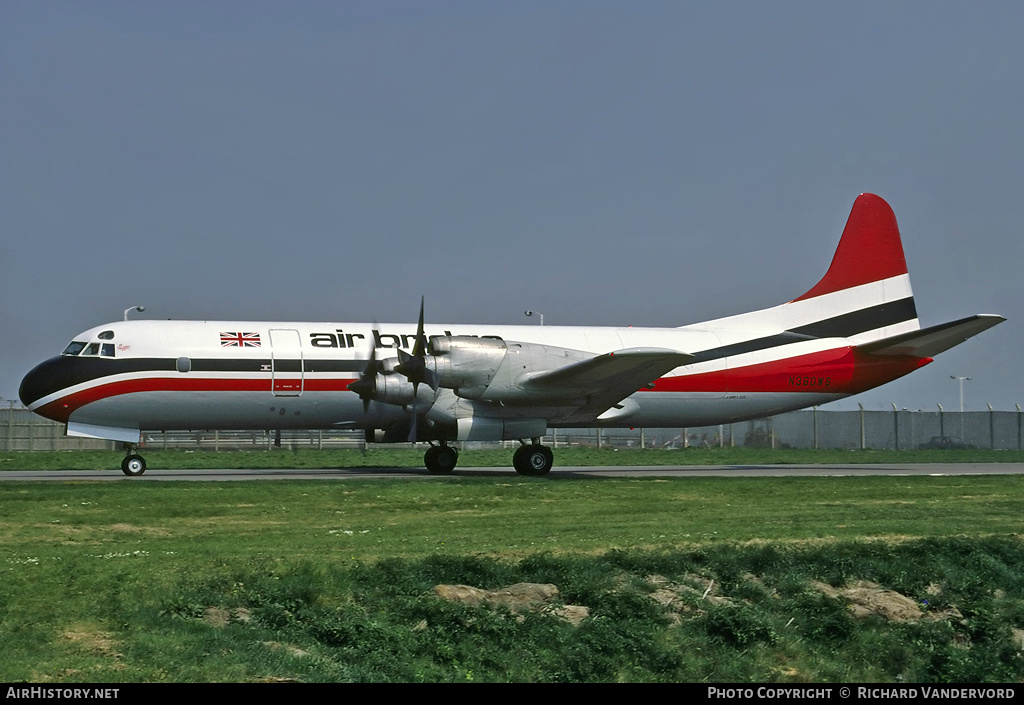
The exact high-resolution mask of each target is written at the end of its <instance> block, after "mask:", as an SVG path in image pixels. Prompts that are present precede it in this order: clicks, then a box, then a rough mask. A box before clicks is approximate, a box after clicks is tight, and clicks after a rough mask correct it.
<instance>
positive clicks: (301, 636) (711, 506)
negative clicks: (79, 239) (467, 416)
mask: <svg viewBox="0 0 1024 705" xmlns="http://www.w3.org/2000/svg"><path fill="white" fill-rule="evenodd" d="M33 455H36V454H33ZM102 455H104V456H107V455H109V454H102ZM221 455H225V454H221ZM270 455H272V456H274V455H276V456H277V457H278V458H285V457H290V456H293V455H295V454H292V453H277V454H270ZM297 455H299V456H301V455H303V454H302V453H300V454H297ZM389 464H390V463H389ZM395 464H396V465H397V463H395ZM275 466H276V467H280V465H275ZM1022 483H1024V479H1022V478H1020V477H1014V476H995V475H982V476H972V477H952V476H947V477H836V478H782V479H762V478H681V479H661V478H659V479H653V478H648V479H615V478H600V479H580V478H558V477H556V476H552V477H550V478H519V477H502V478H497V479H495V478H459V477H450V478H441V479H439V480H438V481H434V482H409V481H393V480H390V481H389V480H381V481H374V480H345V481H344V482H338V481H334V482H329V481H261V482H251V483H246V482H242V483H184V482H183V483H177V482H169V483H163V482H162V483H130V482H129V483H114V484H108V483H93V482H66V483H21V482H19V483H10V484H3V483H0V571H2V576H3V577H2V580H0V633H2V634H3V635H4V645H3V654H4V658H3V659H2V660H0V682H13V681H19V680H27V681H32V682H43V681H51V682H109V681H120V682H141V681H171V682H180V681H204V682H205V681H228V682H251V681H282V680H283V681H293V680H294V681H302V682H317V681H392V682H394V681H428V682H437V681H467V680H476V681H546V682H547V681H680V682H684V681H701V680H707V681H712V682H727V681H728V682H738V681H759V682H768V681H805V682H806V681H847V682H860V681H883V682H919V681H928V682H943V681H946V682H964V681H989V682H1007V681H1014V682H1019V681H1020V680H1021V679H1022V678H1024V657H1022V648H1024V643H1022V639H1024V573H1022V571H1021V570H1020V566H1021V565H1024V542H1022V541H1021V538H1020V535H1021V533H1022V522H1024V520H1022V518H1021V509H1022V507H1024V503H1022V501H1021V500H1022V498H1024V493H1022V489H1024V487H1022ZM520 582H532V583H551V584H554V585H556V586H557V588H558V591H559V595H558V597H557V598H556V600H555V602H554V607H555V608H559V607H561V606H562V605H563V604H566V605H576V606H582V607H586V608H588V609H589V614H588V616H586V618H584V619H583V620H582V621H580V622H579V623H578V624H573V623H570V622H567V621H565V620H564V619H561V618H560V617H559V616H558V611H557V609H554V610H552V609H549V610H547V611H538V612H527V613H523V614H516V613H514V611H513V610H512V609H511V608H510V607H507V606H501V605H498V606H494V605H491V606H488V605H486V604H481V605H471V604H462V603H455V602H448V601H446V600H443V599H441V598H440V597H438V596H437V595H436V594H435V592H434V586H435V585H437V584H440V583H452V584H467V585H472V586H474V587H477V588H482V589H489V590H495V589H498V588H502V587H506V586H509V585H512V584H514V583H520ZM869 586H875V587H874V588H870V589H873V590H875V594H877V595H889V596H890V597H891V596H892V595H896V594H897V593H898V594H899V596H902V597H903V598H905V599H906V600H907V601H908V602H909V604H910V605H912V606H913V608H914V609H915V610H917V613H915V614H916V616H912V617H911V618H905V617H904V618H899V619H898V618H895V617H893V616H892V615H887V614H875V615H873V616H867V617H864V618H858V617H856V616H855V615H854V613H853V612H852V611H851V604H854V603H853V602H851V600H852V598H851V597H849V596H848V595H845V596H844V595H840V594H838V593H836V592H835V590H841V589H844V588H845V589H850V590H855V589H868V587H869ZM851 594H852V593H851Z"/></svg>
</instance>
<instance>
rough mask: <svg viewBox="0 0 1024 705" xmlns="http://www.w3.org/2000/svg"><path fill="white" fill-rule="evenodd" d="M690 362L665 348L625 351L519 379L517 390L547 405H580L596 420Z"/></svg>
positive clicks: (679, 354) (683, 356)
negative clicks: (541, 398)
mask: <svg viewBox="0 0 1024 705" xmlns="http://www.w3.org/2000/svg"><path fill="white" fill-rule="evenodd" d="M693 359H694V356H693V355H691V354H689V353H684V352H679V351H678V350H669V349H666V348H628V349H625V350H617V351H615V352H610V353H605V354H603V355H598V356H596V357H592V358H590V359H588V360H583V361H581V362H576V363H573V364H571V365H566V366H565V367H560V368H558V369H555V370H548V371H544V372H533V373H528V374H526V375H524V376H523V377H520V378H519V379H518V380H517V382H516V383H517V386H519V387H520V388H521V389H523V390H524V391H527V392H531V393H536V394H538V395H539V396H542V397H544V399H545V400H547V401H552V402H562V401H564V402H565V403H571V404H577V403H579V404H583V405H585V406H586V407H587V410H588V411H589V412H590V413H591V414H592V415H593V416H594V417H597V416H598V415H600V414H601V412H603V411H605V410H606V409H608V408H610V407H611V406H612V405H614V404H615V403H616V402H618V401H620V400H622V399H624V398H625V397H627V396H629V395H630V394H632V393H634V392H635V391H637V390H638V389H640V388H641V387H644V386H645V385H648V384H650V383H651V382H654V381H655V380H656V379H658V378H659V377H661V376H662V375H664V374H665V373H667V372H670V371H672V370H674V369H675V368H677V367H679V366H681V365H686V364H688V363H690V362H691V361H692V360H693Z"/></svg>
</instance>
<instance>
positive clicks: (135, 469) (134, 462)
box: [121, 443, 146, 477]
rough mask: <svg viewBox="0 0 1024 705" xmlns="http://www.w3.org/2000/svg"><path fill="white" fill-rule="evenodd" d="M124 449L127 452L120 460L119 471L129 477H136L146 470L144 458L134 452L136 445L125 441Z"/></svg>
mask: <svg viewBox="0 0 1024 705" xmlns="http://www.w3.org/2000/svg"><path fill="white" fill-rule="evenodd" d="M125 449H126V450H127V452H128V454H127V455H125V456H124V460H122V461H121V472H123V473H124V474H125V475H128V476H129V477H138V476H139V475H141V474H142V473H144V472H146V459H145V458H143V457H142V456H141V455H138V454H137V453H136V452H135V451H136V449H137V446H135V445H133V444H131V443H126V444H125Z"/></svg>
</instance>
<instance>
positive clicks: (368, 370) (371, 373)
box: [348, 344, 378, 414]
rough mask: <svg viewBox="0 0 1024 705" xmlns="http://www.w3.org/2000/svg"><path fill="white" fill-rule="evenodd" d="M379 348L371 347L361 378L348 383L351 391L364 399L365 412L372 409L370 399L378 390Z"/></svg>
mask: <svg viewBox="0 0 1024 705" xmlns="http://www.w3.org/2000/svg"><path fill="white" fill-rule="evenodd" d="M377 371H378V369H377V348H375V347H372V344H371V347H370V359H369V360H368V361H367V363H366V367H364V368H363V372H362V374H360V375H359V379H357V380H356V381H355V382H352V383H351V384H350V385H348V389H349V391H352V392H355V393H356V394H358V395H359V398H360V399H362V400H363V413H364V414H365V413H366V412H367V411H369V410H370V401H371V400H372V399H373V395H374V393H375V392H376V391H377Z"/></svg>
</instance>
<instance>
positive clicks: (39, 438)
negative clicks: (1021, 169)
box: [0, 403, 1024, 451]
mask: <svg viewBox="0 0 1024 705" xmlns="http://www.w3.org/2000/svg"><path fill="white" fill-rule="evenodd" d="M1022 421H1024V414H1022V413H1021V411H1020V408H1019V407H1018V409H1017V410H1016V411H967V412H963V413H960V412H953V411H908V410H906V409H893V410H892V411H868V410H862V411H821V410H811V411H794V412H791V413H788V414H780V415H778V416H772V417H769V418H766V419H759V420H756V421H743V422H739V423H733V424H722V425H719V426H703V427H698V428H671V429H666V428H658V429H640V428H637V429H632V430H630V429H559V430H556V431H552V432H549V434H548V435H547V436H546V437H545V440H544V442H545V443H547V444H549V445H552V446H554V447H556V448H558V447H565V446H570V445H577V446H590V447H615V448H628V447H635V448H684V447H691V446H701V447H712V446H715V447H726V446H728V447H738V446H749V447H759V448H843V449H856V448H864V449H874V450H883V449H889V450H910V449H915V448H965V447H972V448H982V449H993V450H1024V446H1022V430H1024V426H1022ZM277 441H278V434H277V432H275V431H273V430H270V431H166V432H159V431H157V432H152V433H146V434H145V435H144V437H143V444H142V445H143V447H145V448H175V449H187V450H200V449H202V450H214V451H220V450H254V449H266V448H270V447H271V446H273V445H274V444H275V443H276V442H277ZM280 443H281V445H284V446H288V447H291V448H303V447H305V448H316V449H329V448H362V447H364V446H365V441H364V439H363V433H362V431H358V430H309V431H294V430H291V431H288V430H286V431H281V432H280ZM516 443H517V442H516V441H504V442H498V443H480V442H474V443H465V444H463V447H465V448H485V447H495V446H501V445H504V446H506V447H512V446H514V445H516ZM120 445H121V444H120V443H117V442H115V441H102V440H96V439H91V438H76V437H70V436H65V435H64V426H63V425H62V424H59V423H56V422H54V421H50V420H48V419H44V418H42V417H41V416H37V415H36V414H33V413H32V412H31V411H29V410H28V409H24V408H20V407H18V406H15V405H14V404H13V403H11V404H10V405H8V406H7V407H5V408H0V450H4V451H53V450H115V449H118V448H119V447H120Z"/></svg>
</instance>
